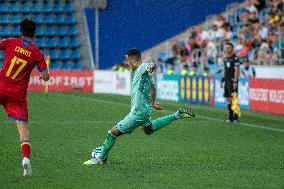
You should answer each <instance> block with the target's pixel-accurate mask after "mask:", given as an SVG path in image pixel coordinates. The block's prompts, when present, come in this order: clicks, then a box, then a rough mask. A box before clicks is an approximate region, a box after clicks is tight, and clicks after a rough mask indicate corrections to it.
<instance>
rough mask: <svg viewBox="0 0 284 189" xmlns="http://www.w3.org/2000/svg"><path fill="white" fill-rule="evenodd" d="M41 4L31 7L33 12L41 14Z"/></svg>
mask: <svg viewBox="0 0 284 189" xmlns="http://www.w3.org/2000/svg"><path fill="white" fill-rule="evenodd" d="M41 6H42V5H41V4H39V3H36V4H33V5H32V7H31V12H33V13H40V12H41Z"/></svg>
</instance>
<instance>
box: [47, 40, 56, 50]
mask: <svg viewBox="0 0 284 189" xmlns="http://www.w3.org/2000/svg"><path fill="white" fill-rule="evenodd" d="M46 46H47V47H48V48H56V47H57V41H56V40H55V39H54V38H49V39H48V40H47V42H46Z"/></svg>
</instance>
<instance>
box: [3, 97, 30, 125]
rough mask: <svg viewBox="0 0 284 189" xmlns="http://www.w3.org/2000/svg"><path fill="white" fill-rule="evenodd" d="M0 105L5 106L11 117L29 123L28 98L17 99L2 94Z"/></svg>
mask: <svg viewBox="0 0 284 189" xmlns="http://www.w3.org/2000/svg"><path fill="white" fill-rule="evenodd" d="M0 105H3V106H4V108H5V111H6V113H7V114H8V116H9V117H11V118H14V119H16V120H20V121H24V122H28V107H27V100H26V97H22V98H15V97H11V96H7V95H3V94H1V93H0Z"/></svg>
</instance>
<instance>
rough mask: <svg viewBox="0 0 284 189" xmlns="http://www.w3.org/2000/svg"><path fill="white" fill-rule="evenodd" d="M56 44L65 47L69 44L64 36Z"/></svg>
mask: <svg viewBox="0 0 284 189" xmlns="http://www.w3.org/2000/svg"><path fill="white" fill-rule="evenodd" d="M58 46H59V47H60V48H67V47H68V46H69V44H68V41H67V40H66V39H64V38H61V39H59V41H58Z"/></svg>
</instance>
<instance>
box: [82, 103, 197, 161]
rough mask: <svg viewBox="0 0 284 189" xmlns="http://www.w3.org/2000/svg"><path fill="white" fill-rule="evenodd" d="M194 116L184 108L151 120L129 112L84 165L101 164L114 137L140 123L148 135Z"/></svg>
mask: <svg viewBox="0 0 284 189" xmlns="http://www.w3.org/2000/svg"><path fill="white" fill-rule="evenodd" d="M191 117H195V115H194V113H193V112H192V111H189V110H186V109H182V108H180V109H178V111H177V112H176V113H175V114H171V115H168V116H165V117H161V118H158V119H156V120H154V121H152V122H150V119H147V120H146V121H143V120H141V119H135V116H133V115H132V114H131V113H130V114H129V115H128V116H126V117H125V118H124V119H123V120H122V121H120V122H119V123H118V124H117V125H116V126H115V127H113V128H112V129H111V130H109V131H108V133H107V137H106V139H105V141H104V143H103V145H102V147H99V148H96V149H95V150H94V152H93V153H92V159H90V160H88V161H86V162H84V164H85V165H93V164H102V163H104V162H106V161H107V158H108V153H109V151H110V150H111V148H112V147H113V146H114V144H115V141H116V138H117V137H119V136H120V135H122V134H125V133H131V132H132V131H133V130H135V129H136V128H137V127H139V126H141V125H145V123H147V122H148V123H150V124H146V125H148V126H146V127H144V128H143V130H144V132H145V133H146V134H148V135H150V134H152V133H154V132H156V131H158V130H159V129H161V128H163V127H165V126H167V125H169V124H170V123H171V122H173V121H175V120H177V119H181V118H191Z"/></svg>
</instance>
